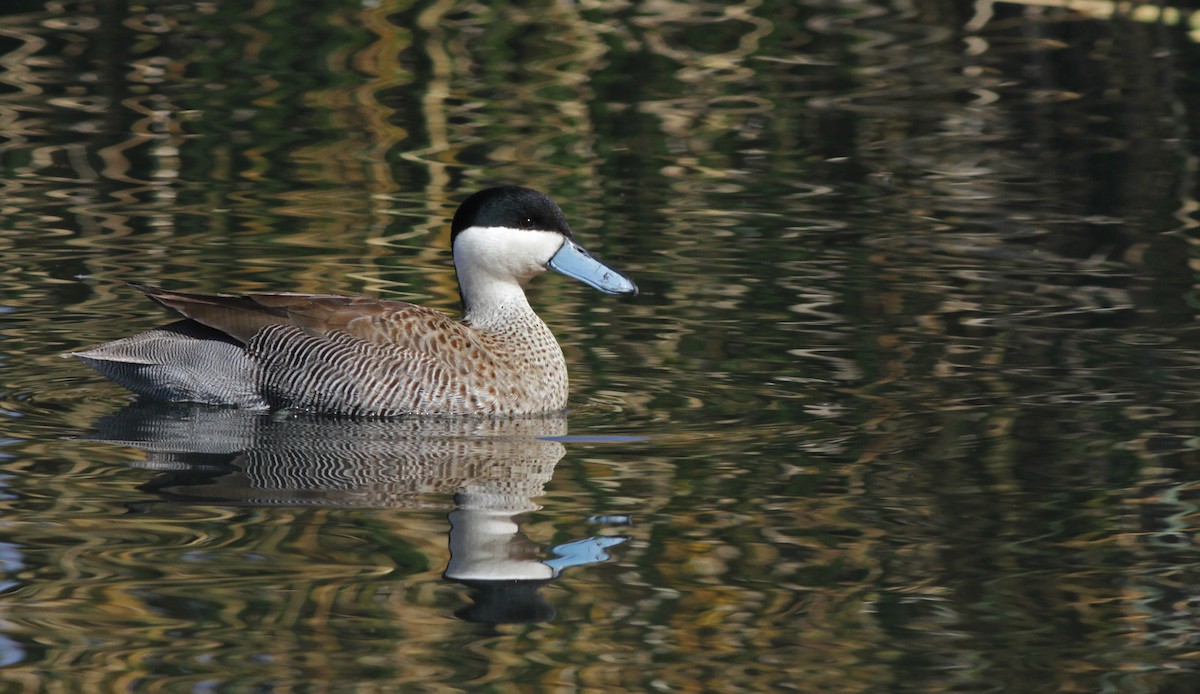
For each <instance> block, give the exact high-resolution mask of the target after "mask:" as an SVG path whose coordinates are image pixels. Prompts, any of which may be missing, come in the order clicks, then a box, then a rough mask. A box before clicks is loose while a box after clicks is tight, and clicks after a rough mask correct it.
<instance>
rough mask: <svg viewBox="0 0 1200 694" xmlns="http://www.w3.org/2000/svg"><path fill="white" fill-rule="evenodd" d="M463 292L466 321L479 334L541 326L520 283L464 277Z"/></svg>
mask: <svg viewBox="0 0 1200 694" xmlns="http://www.w3.org/2000/svg"><path fill="white" fill-rule="evenodd" d="M459 288H460V292H461V298H462V307H463V321H464V322H466V323H469V324H470V325H471V326H472V327H474V328H476V329H477V330H504V329H506V328H509V327H511V326H513V325H520V324H522V323H529V322H536V323H541V319H540V318H538V317H537V314H536V313H534V311H533V307H531V306H530V305H529V299H527V298H526V297H525V290H524V289H523V288H522V287H521V285H520V284H517V283H516V282H513V281H502V280H497V279H495V278H491V277H488V276H486V275H485V276H474V277H471V278H470V279H468V278H465V277H461V276H460V277H459Z"/></svg>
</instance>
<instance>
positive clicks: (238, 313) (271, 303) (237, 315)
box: [131, 284, 454, 343]
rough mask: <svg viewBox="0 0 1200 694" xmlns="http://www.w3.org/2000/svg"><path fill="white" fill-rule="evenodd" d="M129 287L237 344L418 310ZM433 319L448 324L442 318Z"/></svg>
mask: <svg viewBox="0 0 1200 694" xmlns="http://www.w3.org/2000/svg"><path fill="white" fill-rule="evenodd" d="M131 286H133V287H134V288H135V289H137V290H138V291H140V292H142V293H143V294H145V295H146V296H148V297H150V298H151V299H153V300H154V301H155V302H157V303H159V304H161V305H162V306H165V307H166V308H169V309H171V310H172V311H175V312H177V313H179V314H181V315H183V316H185V317H187V318H191V319H192V320H194V321H196V322H198V323H202V324H204V325H207V326H208V327H210V328H213V329H214V330H220V331H221V332H223V333H225V334H227V335H229V336H231V337H233V338H235V339H237V340H240V341H241V342H243V343H244V342H248V341H249V340H250V338H252V337H254V335H256V334H257V333H258V332H259V331H261V330H262V329H263V328H265V327H267V326H269V325H294V326H298V327H301V328H304V329H305V330H306V331H308V332H310V333H313V334H323V333H327V332H330V331H333V330H346V327H347V326H348V325H349V324H350V323H351V322H352V321H355V320H359V319H364V318H367V319H369V318H372V317H379V316H382V315H384V314H386V313H392V312H399V313H405V312H407V311H408V310H410V309H421V307H418V306H414V305H413V304H408V303H405V302H402V301H388V300H386V299H370V298H367V297H350V296H335V295H327V294H294V293H273V294H243V295H234V294H195V293H191V292H175V291H169V290H166V289H161V288H159V287H154V286H150V285H146V284H131ZM421 311H428V309H421ZM433 313H436V312H433ZM437 315H439V316H442V318H444V319H446V320H447V321H449V322H451V323H453V322H454V321H451V320H450V319H449V318H447V317H446V316H445V315H443V314H440V313H439V314H437Z"/></svg>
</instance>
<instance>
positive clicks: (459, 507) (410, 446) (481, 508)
mask: <svg viewBox="0 0 1200 694" xmlns="http://www.w3.org/2000/svg"><path fill="white" fill-rule="evenodd" d="M95 430H96V432H95V434H94V438H96V439H97V440H102V441H107V442H111V443H117V444H121V445H125V446H130V447H136V448H140V449H142V450H144V451H146V452H147V459H146V460H145V461H144V462H142V463H140V464H141V465H142V466H144V467H147V468H149V469H153V470H158V471H160V472H161V474H160V475H159V476H158V477H157V478H155V479H154V480H152V481H150V482H148V483H147V484H145V485H144V489H146V490H147V491H151V492H154V493H156V494H158V495H160V496H162V497H164V498H167V499H173V500H181V501H203V502H206V503H223V504H236V505H263V506H268V505H302V506H328V507H371V508H380V507H382V508H408V509H415V508H435V507H438V506H442V505H443V504H442V503H439V500H438V497H439V496H440V495H447V496H450V497H451V498H453V501H454V510H453V511H452V512H451V513H450V515H449V520H450V537H449V545H450V561H449V564H448V566H447V568H446V571H445V574H444V576H445V578H446V579H448V580H450V581H454V582H457V583H460V584H463V585H465V586H467V587H468V588H469V589H470V591H471V594H472V598H473V604H471V605H470V606H468V607H466V608H464V609H462V610H460V611H459V612H457V613H456V614H457V615H458V616H459V617H461V618H463V619H467V620H470V621H478V622H488V623H494V624H501V623H518V622H539V621H547V620H549V619H551V618H553V616H554V609H553V607H552V606H551V605H550V604H549V603H548V602H547V601H546V600H545V599H544V598H543V597H542V596H541V595H540V594H539V592H538V591H539V589H540V588H542V587H543V586H545V585H547V584H549V583H550V582H552V581H554V580H555V579H556V578H558V577H559V575H561V573H562V571H563V570H564V569H566V568H569V567H573V566H583V565H587V564H592V563H597V562H601V561H604V560H606V559H608V555H607V550H608V549H609V548H611V547H613V546H615V545H618V544H621V543H622V542H624V541H625V540H626V538H624V537H614V536H597V537H589V538H585V539H582V540H579V541H575V542H568V543H565V544H560V545H557V546H554V547H550V548H543V547H541V546H539V545H537V544H535V543H533V542H531V541H530V540H528V539H527V538H526V537H525V536H524V534H523V533H522V532H521V526H520V516H521V514H523V513H528V512H530V511H535V510H537V509H539V508H540V507H539V506H538V505H537V504H535V503H534V501H533V499H534V498H535V497H538V496H541V495H542V493H543V489H544V487H545V485H546V483H547V482H549V481H550V478H551V476H552V475H553V473H554V466H555V465H556V464H557V463H558V461H559V460H560V459H561V458H562V457H563V455H564V453H565V449H564V447H563V445H562V443H560V442H559V441H556V440H554V438H555V437H563V436H565V435H566V432H567V424H566V419H565V417H562V416H554V417H537V418H516V419H490V418H461V417H460V418H421V419H395V420H346V419H330V418H321V417H309V416H275V417H268V416H255V415H252V414H248V413H246V412H244V411H240V410H233V409H220V408H213V407H206V406H197V405H186V404H161V403H143V402H137V403H134V404H132V405H130V406H128V407H126V408H125V409H124V410H121V411H120V412H118V413H116V414H114V415H110V416H107V417H104V418H101V419H100V420H99V421H98V422H97V423H96V425H95ZM592 520H593V522H597V523H600V524H604V525H620V524H622V523H624V522H625V519H624V518H622V517H619V516H618V517H602V518H594V519H592ZM547 557H548V558H547Z"/></svg>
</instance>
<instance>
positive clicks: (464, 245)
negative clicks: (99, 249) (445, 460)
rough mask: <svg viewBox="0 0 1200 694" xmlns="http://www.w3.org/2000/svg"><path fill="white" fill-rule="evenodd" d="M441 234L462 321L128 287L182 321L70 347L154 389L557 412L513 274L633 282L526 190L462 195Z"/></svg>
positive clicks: (290, 297) (226, 397)
mask: <svg viewBox="0 0 1200 694" xmlns="http://www.w3.org/2000/svg"><path fill="white" fill-rule="evenodd" d="M481 196H482V198H483V199H482V201H481V200H480V199H478V198H480V197H481ZM531 200H532V202H533V203H534V208H533V210H532V211H530V208H529V205H528V203H529V202H530V201H531ZM547 204H548V205H549V206H550V207H546V205H547ZM460 217H463V219H460ZM453 237H454V239H455V241H454V251H455V266H456V268H457V270H458V275H459V281H460V287H461V291H462V299H463V306H464V317H463V320H462V321H456V320H454V319H452V318H450V317H449V316H447V315H445V314H443V313H441V312H438V311H435V310H432V309H428V308H424V307H421V306H416V305H414V304H409V303H405V302H400V301H388V300H384V299H371V298H366V297H344V296H331V295H311V294H293V293H277V294H269V293H264V294H250V295H236V296H235V295H227V294H192V293H185V292H173V291H167V290H163V289H159V288H157V287H151V286H147V285H133V286H135V287H136V288H138V289H139V290H140V291H142V292H144V293H145V294H146V295H148V296H149V297H150V298H152V299H154V300H155V301H156V302H158V303H159V304H162V305H163V306H165V307H167V308H169V309H171V310H173V311H175V312H177V313H179V314H181V315H183V316H184V317H185V318H186V320H183V321H179V322H177V323H173V324H171V325H170V326H167V327H165V328H160V329H156V330H151V331H148V332H145V333H141V334H140V335H135V336H133V337H129V338H124V339H122V340H117V341H115V342H110V343H108V344H105V345H100V346H99V347H95V348H93V349H90V350H85V351H82V352H76V353H73V354H74V356H77V357H79V358H80V359H82V360H83V361H84V362H86V363H87V364H88V365H89V366H92V367H93V368H95V369H96V370H97V371H99V372H101V373H102V374H104V375H106V376H108V377H110V378H112V379H113V380H115V381H117V382H118V383H120V384H122V385H124V386H126V387H128V388H130V389H131V390H134V391H135V392H138V393H140V394H141V395H143V396H144V397H148V398H152V399H160V400H188V401H197V402H206V403H213V404H228V405H237V406H240V407H244V408H248V409H256V410H262V409H295V410H305V411H311V412H322V413H329V414H341V415H367V416H396V415H404V414H453V415H461V414H482V415H525V414H536V413H544V412H553V411H557V410H561V409H563V408H564V407H565V406H566V402H567V391H568V388H567V385H568V384H567V367H566V362H565V360H564V358H563V353H562V350H561V348H560V347H559V346H558V342H557V341H556V340H555V339H554V335H553V334H552V333H551V332H550V329H549V328H548V327H547V326H546V324H545V323H543V322H542V320H541V319H540V318H538V316H537V314H535V313H534V311H533V309H532V308H531V307H530V306H529V303H528V301H527V300H526V298H525V294H524V291H523V289H522V285H523V284H524V282H526V281H528V280H529V279H530V278H531V277H532V276H534V275H536V274H538V273H540V272H542V271H544V270H545V269H547V266H549V267H553V268H554V269H557V270H559V271H560V272H563V273H564V274H568V275H570V276H573V277H577V278H579V279H581V280H582V281H584V282H587V283H588V284H591V285H592V286H595V287H597V288H599V289H601V290H602V291H606V292H609V293H636V291H637V288H636V287H635V286H634V285H633V283H632V282H629V280H627V279H626V278H624V277H623V276H621V275H620V274H619V273H615V272H614V271H612V270H610V269H609V268H607V267H605V266H603V265H601V264H600V263H599V262H598V261H595V260H594V259H593V258H592V257H591V256H590V255H588V254H587V253H586V251H583V250H582V249H581V248H579V247H578V245H577V244H575V242H574V241H573V239H572V236H571V233H570V230H569V228H567V226H566V222H565V220H563V219H562V213H561V211H559V210H558V208H557V206H556V205H554V203H553V202H550V201H549V199H548V198H545V196H542V195H541V194H540V193H536V192H535V191H529V190H528V189H524V188H501V189H491V190H489V191H483V192H482V193H477V194H476V195H475V196H472V198H469V199H468V200H467V201H466V202H464V203H463V206H462V207H461V208H460V210H459V213H458V214H456V215H455V221H454V236H453ZM572 249H574V250H572ZM568 253H569V254H570V256H569V257H566V259H565V260H564V259H563V258H564V256H567V255H568ZM564 267H565V268H566V269H564ZM581 268H582V269H581Z"/></svg>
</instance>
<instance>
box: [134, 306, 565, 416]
mask: <svg viewBox="0 0 1200 694" xmlns="http://www.w3.org/2000/svg"><path fill="white" fill-rule="evenodd" d="M151 296H152V297H153V298H154V299H155V300H156V301H159V302H160V303H162V304H165V305H167V306H168V307H170V308H172V309H174V310H176V311H179V312H180V313H183V314H184V315H186V316H188V317H190V318H193V319H194V320H197V321H200V322H202V323H204V324H206V325H209V326H210V327H213V328H216V329H218V330H222V331H226V332H228V333H230V334H232V335H234V336H235V337H237V338H239V339H243V340H245V341H246V351H247V353H248V354H249V355H250V357H251V359H252V361H253V362H254V363H255V364H257V365H258V367H259V372H258V374H257V379H258V385H259V389H260V390H261V391H262V394H263V396H264V397H265V398H266V400H267V401H268V402H269V403H270V404H271V405H272V406H275V407H290V408H296V409H305V410H314V411H320V412H329V413H341V414H358V415H397V414H407V413H430V414H432V413H440V414H506V415H511V414H531V413H539V412H549V411H554V410H560V409H562V408H564V407H565V406H566V402H567V370H566V363H565V361H564V359H563V355H562V350H561V349H560V348H559V346H558V342H557V341H556V340H555V339H554V335H553V334H551V332H550V329H549V328H547V327H546V324H545V323H543V322H542V320H541V319H540V318H538V317H537V315H536V314H534V313H533V311H532V310H531V309H529V308H528V306H525V307H523V310H520V308H518V310H514V311H512V312H511V313H507V314H506V315H504V316H503V320H500V321H495V322H497V323H498V324H500V325H502V326H503V327H502V328H501V329H487V328H481V327H473V326H469V325H466V324H464V323H460V322H458V321H455V320H453V319H451V318H450V317H448V316H446V315H445V314H443V313H440V312H438V311H434V310H432V309H428V308H424V307H422V306H416V305H413V304H408V303H404V302H399V301H385V300H377V299H369V298H365V297H340V296H320V295H301V294H255V295H249V296H244V297H225V296H202V295H191V294H181V293H174V292H165V291H162V290H156V291H155V292H154V293H152V294H151Z"/></svg>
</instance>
